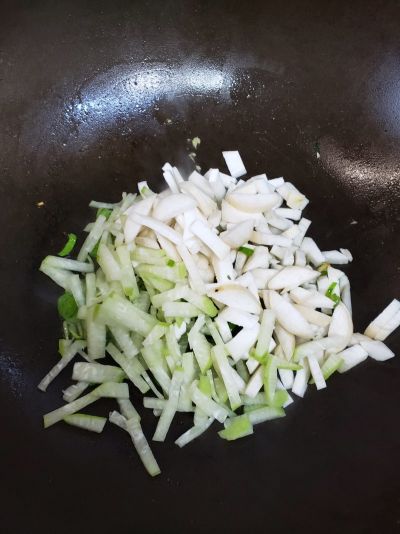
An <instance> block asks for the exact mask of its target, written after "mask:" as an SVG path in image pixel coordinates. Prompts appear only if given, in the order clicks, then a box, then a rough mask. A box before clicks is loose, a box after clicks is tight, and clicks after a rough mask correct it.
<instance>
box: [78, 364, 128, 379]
mask: <svg viewBox="0 0 400 534" xmlns="http://www.w3.org/2000/svg"><path fill="white" fill-rule="evenodd" d="M124 378H125V373H124V371H123V370H122V369H120V368H119V367H114V366H112V365H102V364H100V363H85V362H78V363H76V364H75V365H74V369H73V372H72V380H77V381H81V382H89V383H91V384H102V383H103V382H121V381H122V380H123V379H124Z"/></svg>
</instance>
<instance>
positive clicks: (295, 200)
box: [277, 182, 309, 210]
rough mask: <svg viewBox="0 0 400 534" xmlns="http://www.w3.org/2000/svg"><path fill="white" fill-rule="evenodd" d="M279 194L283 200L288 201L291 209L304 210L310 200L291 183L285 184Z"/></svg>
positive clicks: (279, 189)
mask: <svg viewBox="0 0 400 534" xmlns="http://www.w3.org/2000/svg"><path fill="white" fill-rule="evenodd" d="M277 192H278V193H279V194H280V195H281V197H282V198H283V199H285V200H286V204H287V205H288V206H289V208H293V209H299V210H303V209H304V208H305V207H306V206H307V204H308V202H309V200H308V199H307V198H306V197H305V196H304V195H303V194H302V193H300V191H299V190H298V189H297V188H296V187H295V186H294V185H293V184H291V183H290V182H285V183H284V184H283V185H281V186H280V187H279V188H278V189H277Z"/></svg>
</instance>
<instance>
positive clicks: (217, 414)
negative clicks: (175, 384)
mask: <svg viewBox="0 0 400 534" xmlns="http://www.w3.org/2000/svg"><path fill="white" fill-rule="evenodd" d="M192 401H193V402H194V404H195V405H196V406H198V407H199V408H200V409H201V410H203V412H204V413H206V414H207V415H208V416H209V417H213V418H214V419H217V421H219V422H220V423H223V422H224V421H225V419H226V418H227V417H228V415H229V411H228V410H227V409H226V408H225V407H224V406H221V405H220V404H218V403H216V402H215V401H213V400H212V399H209V398H208V397H207V396H206V395H204V393H202V392H201V391H200V390H199V389H198V388H197V387H195V388H193V391H192Z"/></svg>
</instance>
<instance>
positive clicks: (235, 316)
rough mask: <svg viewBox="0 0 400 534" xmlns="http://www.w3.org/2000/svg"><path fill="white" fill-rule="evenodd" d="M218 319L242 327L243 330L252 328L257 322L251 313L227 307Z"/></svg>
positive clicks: (256, 318)
mask: <svg viewBox="0 0 400 534" xmlns="http://www.w3.org/2000/svg"><path fill="white" fill-rule="evenodd" d="M219 317H221V318H222V319H224V320H225V321H227V322H229V323H232V324H236V325H237V326H243V327H244V328H253V327H254V326H255V324H256V323H257V322H258V317H256V316H255V315H252V314H251V313H248V312H244V311H242V310H238V309H235V308H231V307H229V306H227V307H226V308H224V309H223V310H222V311H221V312H220V313H219Z"/></svg>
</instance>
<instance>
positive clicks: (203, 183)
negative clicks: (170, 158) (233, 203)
mask: <svg viewBox="0 0 400 534" xmlns="http://www.w3.org/2000/svg"><path fill="white" fill-rule="evenodd" d="M188 181H189V182H192V183H194V185H195V186H196V187H198V188H199V189H200V190H201V191H203V193H204V194H206V195H208V196H209V197H210V198H214V191H213V189H212V187H211V186H210V183H209V182H208V180H206V179H205V178H204V176H202V175H201V174H200V173H199V172H197V171H193V172H192V174H191V175H190V176H189V178H188Z"/></svg>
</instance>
